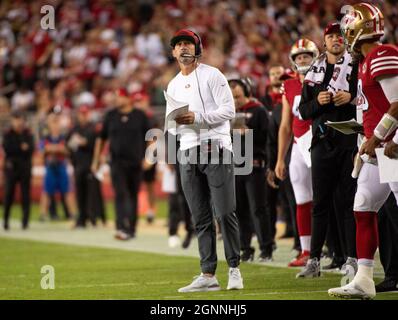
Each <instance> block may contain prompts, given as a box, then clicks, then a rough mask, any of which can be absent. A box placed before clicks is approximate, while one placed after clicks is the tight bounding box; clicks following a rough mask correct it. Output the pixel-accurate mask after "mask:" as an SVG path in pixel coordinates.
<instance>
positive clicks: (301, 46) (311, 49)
mask: <svg viewBox="0 0 398 320" xmlns="http://www.w3.org/2000/svg"><path fill="white" fill-rule="evenodd" d="M301 53H309V54H311V55H312V61H311V63H310V64H309V65H307V66H298V65H297V64H296V63H295V62H294V59H295V57H296V56H297V55H299V54H301ZM318 56H319V50H318V47H317V46H316V44H315V43H314V42H312V41H311V40H308V39H305V38H302V39H299V40H297V41H296V42H295V43H294V45H293V46H292V48H291V49H290V53H289V59H290V62H291V64H292V66H293V67H294V69H296V70H297V71H298V72H299V73H301V74H305V73H306V72H307V71H308V70H309V68H310V67H311V65H312V64H313V62H314V61H315V59H316V58H318Z"/></svg>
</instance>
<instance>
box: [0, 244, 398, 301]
mask: <svg viewBox="0 0 398 320" xmlns="http://www.w3.org/2000/svg"><path fill="white" fill-rule="evenodd" d="M0 243H1V245H0V257H1V260H2V263H1V264H0V298H1V299H170V300H172V299H181V300H182V299H211V300H213V299H214V300H223V299H250V300H255V299H300V300H301V299H304V300H308V299H329V297H328V295H327V293H326V290H327V289H328V288H330V287H331V286H334V285H335V284H336V283H337V281H339V279H340V276H339V275H336V274H324V275H323V276H322V277H321V278H320V279H309V280H302V279H295V278H294V275H295V273H296V270H292V269H288V268H277V267H268V266H261V265H255V264H242V265H241V270H242V274H243V276H244V281H245V290H242V291H232V292H231V291H227V290H225V287H226V284H227V266H226V263H225V262H224V261H222V262H220V264H219V268H218V272H217V276H218V279H219V281H220V283H221V286H222V288H223V289H224V290H222V291H219V292H212V293H195V294H180V293H177V288H178V287H180V286H183V285H185V284H187V282H188V281H190V279H191V278H192V276H193V275H194V274H195V272H196V271H197V270H198V260H197V258H191V257H175V256H174V257H173V256H165V255H161V254H152V253H138V252H134V251H123V250H115V249H100V248H92V247H80V246H79V247H78V246H72V245H59V244H52V243H42V242H35V241H26V240H15V239H7V238H4V237H0ZM45 264H49V265H52V266H54V268H55V289H54V290H43V289H41V287H40V280H41V277H42V276H43V275H42V274H41V273H40V269H41V267H42V266H43V265H45ZM377 299H398V294H392V293H390V294H380V295H378V296H377Z"/></svg>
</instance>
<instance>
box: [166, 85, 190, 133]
mask: <svg viewBox="0 0 398 320" xmlns="http://www.w3.org/2000/svg"><path fill="white" fill-rule="evenodd" d="M163 94H164V98H165V99H166V116H165V119H164V132H166V131H168V130H169V129H171V128H174V127H175V126H176V122H175V120H174V119H175V118H177V117H178V116H179V115H182V114H184V113H187V112H188V110H189V105H188V103H187V102H182V101H177V100H175V99H174V98H173V97H172V96H170V95H169V94H167V92H166V91H163Z"/></svg>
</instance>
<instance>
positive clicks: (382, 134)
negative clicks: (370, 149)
mask: <svg viewBox="0 0 398 320" xmlns="http://www.w3.org/2000/svg"><path fill="white" fill-rule="evenodd" d="M397 127H398V120H397V119H395V118H394V117H393V116H392V115H390V114H388V113H385V114H384V115H383V118H381V120H380V122H379V123H378V124H377V126H376V128H375V129H374V131H373V133H374V135H375V136H376V138H378V139H380V140H382V141H384V140H385V139H386V138H387V137H388V136H389V135H390V134H392V133H393V132H394V130H395V129H396V128H397Z"/></svg>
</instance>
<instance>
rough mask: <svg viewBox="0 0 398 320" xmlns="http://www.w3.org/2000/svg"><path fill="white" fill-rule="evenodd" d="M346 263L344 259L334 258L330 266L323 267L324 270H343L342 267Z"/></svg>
mask: <svg viewBox="0 0 398 320" xmlns="http://www.w3.org/2000/svg"><path fill="white" fill-rule="evenodd" d="M344 263H345V261H344V259H343V258H337V257H334V258H333V260H332V262H331V263H330V264H328V265H326V266H324V267H322V270H334V269H341V267H342V266H343V264H344Z"/></svg>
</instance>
